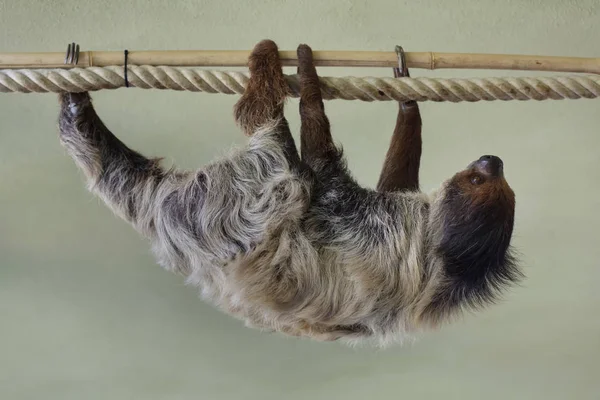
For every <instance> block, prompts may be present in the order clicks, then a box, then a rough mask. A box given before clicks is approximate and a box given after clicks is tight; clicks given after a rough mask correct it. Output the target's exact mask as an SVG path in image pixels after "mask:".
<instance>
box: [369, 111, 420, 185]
mask: <svg viewBox="0 0 600 400" xmlns="http://www.w3.org/2000/svg"><path fill="white" fill-rule="evenodd" d="M421 126H422V121H421V113H420V111H419V105H418V104H417V102H415V101H411V102H408V103H400V104H399V110H398V117H397V119H396V127H395V128H394V133H393V135H392V139H391V142H390V147H389V148H388V151H387V154H386V157H385V161H384V164H383V168H382V170H381V175H380V176H379V182H378V183H377V190H378V191H380V192H395V191H399V190H408V191H418V190H419V167H420V163H421V151H422V138H421Z"/></svg>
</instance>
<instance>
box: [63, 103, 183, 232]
mask: <svg viewBox="0 0 600 400" xmlns="http://www.w3.org/2000/svg"><path fill="white" fill-rule="evenodd" d="M59 101H60V108H61V109H60V116H59V131H60V142H61V144H62V145H63V146H64V148H65V149H66V150H67V152H68V154H69V155H70V156H71V157H72V158H73V159H74V161H75V163H76V164H77V165H78V167H79V168H80V169H81V170H82V171H83V173H84V174H85V177H86V180H87V182H88V185H89V188H90V190H92V191H93V192H95V193H96V194H98V195H99V196H100V197H101V198H102V199H103V200H104V202H105V203H106V204H107V205H108V206H109V207H110V208H111V209H112V210H113V211H114V212H115V213H116V214H118V215H119V216H121V217H122V218H124V219H125V220H127V221H129V222H131V223H132V224H133V225H134V226H135V227H136V228H137V229H139V230H141V231H142V232H143V233H146V234H147V233H150V232H151V231H152V229H153V208H154V207H155V204H156V192H157V190H158V188H159V186H161V185H162V184H164V183H165V182H168V181H172V182H174V181H177V180H178V179H180V178H181V177H182V173H175V172H172V171H170V172H167V171H165V170H164V169H163V168H162V167H161V166H160V164H159V163H160V160H159V159H150V158H146V157H144V156H143V155H142V154H140V153H138V152H136V151H134V150H131V149H130V148H128V147H127V146H126V145H125V144H124V143H123V142H121V141H120V140H119V139H118V138H117V137H116V136H115V135H114V134H113V133H112V132H111V131H110V130H109V129H108V128H107V127H106V125H105V124H104V123H103V122H102V120H101V119H100V117H99V116H98V115H97V114H96V111H95V110H94V107H93V106H92V100H91V97H90V95H89V93H61V94H60V95H59Z"/></svg>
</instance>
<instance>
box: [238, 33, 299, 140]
mask: <svg viewBox="0 0 600 400" xmlns="http://www.w3.org/2000/svg"><path fill="white" fill-rule="evenodd" d="M248 67H249V69H250V75H251V76H252V79H250V81H249V82H248V86H247V87H246V91H245V92H244V94H243V95H242V97H241V98H240V100H239V101H238V102H237V104H236V105H235V108H234V115H235V119H236V121H237V122H238V124H239V125H240V126H241V128H242V129H243V131H244V133H245V134H246V135H248V136H251V135H252V134H254V133H255V132H256V130H257V129H258V128H260V127H264V126H266V125H269V123H270V122H273V123H275V124H276V123H277V122H278V120H280V119H282V118H283V109H284V105H285V99H286V97H287V96H288V94H289V89H288V84H287V82H286V80H285V77H284V75H283V70H282V68H281V67H282V65H281V60H280V59H279V50H278V48H277V45H276V44H275V42H273V41H271V40H263V41H261V42H260V43H258V44H257V45H256V46H255V47H254V50H253V51H252V53H251V54H250V59H249V61H248Z"/></svg>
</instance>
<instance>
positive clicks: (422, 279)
mask: <svg viewBox="0 0 600 400" xmlns="http://www.w3.org/2000/svg"><path fill="white" fill-rule="evenodd" d="M297 55H298V70H297V73H298V76H299V80H300V103H299V104H300V107H299V109H300V118H301V127H300V149H299V150H298V148H297V146H296V144H295V141H294V139H293V137H292V134H291V132H290V128H289V125H288V122H287V120H286V118H285V116H284V105H285V101H286V98H287V97H289V96H290V91H289V86H288V84H287V82H286V80H285V77H284V75H283V70H282V63H281V60H280V58H279V51H278V47H277V45H276V44H275V43H274V42H273V41H271V40H263V41H261V42H259V43H258V44H257V45H256V46H255V47H254V49H253V51H252V52H251V55H250V57H249V62H248V66H249V70H250V79H249V82H248V84H247V87H246V90H245V92H244V94H243V95H242V96H241V97H240V99H239V100H238V101H237V103H236V104H235V106H234V117H235V120H236V123H237V124H238V125H239V127H240V129H241V130H242V132H243V133H244V134H245V135H246V136H247V137H248V143H247V145H245V146H243V147H242V148H239V149H236V150H234V151H232V152H231V153H230V154H228V155H227V156H226V157H223V158H222V159H218V160H215V161H212V162H210V163H208V165H205V166H203V167H201V168H199V169H198V170H181V169H178V168H176V167H171V168H165V167H163V166H161V159H159V158H147V157H145V156H143V155H142V154H140V153H138V152H136V151H134V150H132V149H130V148H129V147H127V146H126V145H125V144H124V143H123V142H121V141H120V140H119V139H118V138H117V137H116V136H115V135H114V134H113V133H112V132H111V131H110V130H109V129H108V128H107V127H106V126H105V124H104V123H103V122H102V120H101V119H100V117H99V116H98V115H97V114H96V112H95V110H94V108H93V106H92V102H91V98H90V95H89V93H61V94H60V95H59V100H60V105H61V111H60V115H59V132H60V135H59V136H60V142H61V144H62V145H63V146H64V148H65V149H66V151H67V153H68V154H69V155H70V156H71V157H72V158H73V159H74V161H75V163H76V165H77V166H78V167H79V169H80V170H81V171H83V175H84V176H85V179H86V180H87V183H88V188H89V190H90V191H92V192H93V193H95V194H96V195H97V196H98V197H99V198H101V199H102V200H103V202H104V203H105V204H106V205H107V206H108V207H109V208H110V209H111V210H112V211H113V212H114V213H115V214H116V215H118V216H119V217H120V218H122V219H124V220H125V221H127V222H128V223H129V224H131V226H132V227H133V228H134V229H135V230H136V231H137V232H139V233H140V234H141V235H142V236H143V237H145V238H146V239H147V240H148V241H149V242H150V243H151V245H152V251H153V253H154V255H155V256H156V260H157V263H158V264H160V265H161V266H162V267H164V268H165V269H167V270H168V271H171V272H174V273H177V274H180V275H182V276H183V279H184V280H185V282H186V283H187V284H189V285H192V286H194V287H196V288H197V289H198V291H199V293H200V297H201V298H202V299H204V300H205V301H206V302H208V303H210V304H212V305H213V306H215V307H217V308H218V309H220V310H221V311H223V312H225V313H227V314H229V315H231V316H233V317H235V318H238V319H239V320H241V321H244V323H245V326H247V327H250V328H255V329H260V330H262V331H264V332H278V333H281V334H284V335H290V336H296V337H305V338H310V339H314V340H317V341H334V340H339V341H340V342H344V343H346V344H357V343H367V342H370V343H373V344H375V345H376V346H381V347H383V346H387V345H388V344H391V343H395V342H402V341H403V340H404V339H406V338H408V337H412V335H413V333H415V332H419V331H422V330H426V329H435V328H437V327H439V326H440V325H441V324H443V323H445V322H449V321H450V320H452V319H453V317H455V316H458V315H461V314H463V313H464V311H477V310H480V309H482V308H483V307H484V306H487V305H491V304H493V303H495V302H496V301H497V300H498V299H500V297H501V295H502V294H503V293H504V292H505V291H506V289H508V288H509V287H511V286H513V285H514V284H516V283H518V282H519V280H520V279H521V278H522V273H521V271H520V269H519V267H518V263H517V262H516V259H515V257H514V255H513V254H514V252H513V250H512V246H511V243H510V242H511V237H512V231H513V221H514V209H515V195H514V192H513V190H512V189H511V188H510V186H509V185H508V183H507V181H506V180H505V177H504V173H503V162H502V160H501V159H500V158H498V157H496V156H490V155H484V156H482V157H481V158H479V159H477V160H475V161H473V162H472V163H470V164H469V165H468V166H467V167H466V168H465V169H464V170H463V171H460V172H457V173H456V174H454V175H453V176H452V177H450V178H449V179H448V180H447V181H445V182H443V183H442V184H441V185H440V187H439V188H438V189H436V190H433V191H432V192H431V193H429V194H426V193H423V192H421V191H420V189H419V181H418V179H419V178H418V173H419V163H420V157H421V117H420V113H419V110H418V106H416V103H414V102H412V103H407V104H402V105H401V107H400V109H399V113H398V118H397V123H396V129H395V131H394V134H393V136H392V140H391V144H390V147H389V150H388V153H387V155H386V158H385V162H384V166H383V170H382V173H381V176H380V179H379V183H378V185H377V188H376V189H375V190H374V189H369V188H366V187H363V186H361V185H359V184H358V183H357V181H356V180H355V179H354V178H353V177H352V175H351V173H350V171H349V169H348V167H347V163H346V159H345V156H344V154H343V150H342V148H341V146H338V145H336V144H335V143H334V141H333V138H332V135H331V130H330V123H329V120H328V117H327V116H326V114H325V109H324V103H323V99H322V97H321V89H320V85H319V77H318V75H317V72H316V69H315V66H314V61H313V54H312V50H311V48H310V47H309V46H307V45H300V46H299V47H298V49H297Z"/></svg>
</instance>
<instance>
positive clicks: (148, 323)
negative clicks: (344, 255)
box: [0, 0, 600, 400]
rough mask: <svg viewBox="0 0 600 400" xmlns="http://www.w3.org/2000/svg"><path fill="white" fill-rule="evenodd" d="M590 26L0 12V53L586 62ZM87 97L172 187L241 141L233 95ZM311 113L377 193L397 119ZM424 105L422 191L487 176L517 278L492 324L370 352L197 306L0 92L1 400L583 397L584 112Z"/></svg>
mask: <svg viewBox="0 0 600 400" xmlns="http://www.w3.org/2000/svg"><path fill="white" fill-rule="evenodd" d="M599 10H600V3H599V2H598V1H595V0H586V1H575V0H571V1H565V0H560V1H559V0H547V1H541V0H537V1H535V0H532V1H512V2H503V1H492V0H480V1H477V0H472V1H468V0H447V1H445V2H441V1H439V2H436V1H420V2H416V1H402V0H396V1H385V0H372V1H341V0H340V1H337V0H336V1H334V0H329V1H321V2H317V1H314V2H312V1H308V0H298V1H293V2H292V1H289V2H288V1H262V2H254V4H253V3H252V2H247V3H244V2H242V1H237V2H234V1H225V0H222V1H194V0H184V1H158V0H156V1H145V2H144V1H139V0H138V1H117V0H98V1H94V2H85V1H75V0H60V1H59V0H56V1H37V2H36V1H25V0H21V1H17V0H0V52H10V51H64V49H66V45H67V43H69V42H71V41H76V42H78V43H79V44H81V46H82V48H83V49H84V50H122V49H124V48H128V49H130V50H150V49H154V50H163V49H250V48H251V47H252V46H253V45H254V44H255V43H256V42H257V41H259V40H261V39H263V38H272V39H274V40H275V41H276V42H278V44H279V45H280V48H282V49H292V50H293V49H295V48H296V46H297V44H298V43H300V42H306V43H308V44H310V45H311V46H313V48H314V49H328V50H353V49H354V50H390V51H391V50H393V48H394V45H396V44H401V45H403V46H404V48H405V49H406V50H407V51H442V52H454V51H455V52H494V53H521V54H545V55H565V56H600V50H599V47H598V38H599V37H600V14H599ZM293 72H294V71H293V69H289V70H286V73H293ZM320 73H321V74H326V75H359V76H360V75H379V76H391V75H392V71H391V69H390V70H383V69H350V68H347V69H342V68H328V69H321V70H320ZM521 74H522V73H521ZM412 75H413V76H444V77H467V76H498V75H520V73H508V72H499V71H451V70H446V71H440V72H428V71H422V70H413V71H412ZM94 99H95V103H96V107H97V110H98V112H99V114H100V115H101V116H102V117H103V119H104V120H105V121H106V123H107V124H108V125H109V126H110V127H111V128H113V130H114V131H115V133H117V134H118V135H119V137H120V138H121V139H122V140H124V141H125V142H126V143H127V144H129V145H130V146H131V147H134V148H135V149H137V150H140V151H142V152H144V153H145V154H148V155H162V156H165V157H166V158H167V160H169V161H173V162H175V163H176V164H178V165H180V166H183V167H196V166H200V165H202V164H204V163H206V162H207V161H209V160H211V159H213V158H214V157H217V156H218V155H220V154H223V153H225V152H226V151H227V150H228V149H229V148H230V147H231V146H232V145H234V144H242V143H243V142H244V140H245V139H244V138H243V136H242V135H241V133H240V132H239V131H238V130H237V129H236V127H235V125H234V122H233V119H232V106H233V104H234V102H235V101H236V99H237V96H226V95H212V94H194V93H178V92H168V91H144V90H138V89H120V90H117V91H103V92H98V93H96V94H94ZM297 105H298V103H297V101H295V100H293V101H290V102H289V107H288V115H289V119H290V123H291V125H292V127H293V128H294V129H297V128H298V117H297V113H298V112H297ZM326 107H327V112H328V115H329V117H330V119H331V121H332V124H333V132H334V135H335V138H336V139H337V140H338V141H339V142H341V143H342V144H343V145H344V146H345V149H346V151H347V155H348V157H349V160H350V165H351V167H352V169H353V171H354V172H355V174H356V176H357V178H358V179H359V180H360V181H361V182H362V183H364V184H366V185H370V186H373V185H374V184H375V182H376V179H377V174H378V169H379V167H380V165H381V163H382V161H383V157H384V154H385V151H386V148H387V144H388V140H389V138H390V134H391V131H392V129H393V126H394V122H395V118H396V115H395V114H396V109H397V105H396V104H393V103H387V102H379V103H373V104H368V103H362V102H349V101H339V100H338V101H332V102H328V103H327V104H326ZM421 107H422V108H421V110H422V113H423V119H424V155H423V161H422V166H423V167H422V183H423V186H424V188H425V189H427V190H429V189H432V188H434V187H436V186H437V185H438V184H439V182H441V181H442V180H444V179H446V178H447V177H449V176H450V175H451V174H453V173H454V172H455V171H457V170H459V169H461V168H463V167H464V166H465V165H466V164H467V163H468V162H470V161H471V160H473V159H475V158H477V157H479V156H480V155H482V154H485V153H493V154H497V155H499V156H501V157H502V158H503V159H504V161H505V163H506V174H507V178H508V180H509V182H510V183H511V185H512V187H513V188H514V190H515V192H516V194H517V222H516V231H515V236H514V244H515V246H516V247H517V249H518V250H519V252H520V253H521V254H522V259H523V263H524V267H525V271H526V274H527V276H528V278H527V280H526V281H525V282H524V283H523V285H522V287H520V288H516V289H515V290H513V291H511V292H510V293H509V294H508V295H507V297H506V299H505V301H503V302H502V303H501V304H500V305H498V306H495V307H493V308H491V309H489V310H488V311H487V312H484V313H480V314H478V315H469V316H467V317H465V318H464V319H463V320H462V321H459V322H457V323H455V324H453V325H451V326H448V327H446V328H445V329H443V330H441V331H439V332H433V333H429V334H426V335H423V336H422V337H421V338H420V339H419V340H418V341H416V342H415V343H412V344H407V345H406V346H405V347H396V348H393V349H389V350H385V351H377V350H373V349H349V348H346V347H343V346H341V345H339V344H335V343H334V344H318V343H311V342H307V341H302V340H297V339H290V338H284V337H281V336H277V335H267V334H261V333H259V332H258V331H253V330H249V329H246V328H244V327H243V326H242V324H241V323H239V322H237V321H235V320H233V319H231V318H230V317H227V316H225V315H223V314H221V313H220V312H219V311H217V310H215V309H213V308H212V307H211V306H209V305H207V304H205V303H203V302H202V301H200V300H199V299H198V297H197V294H196V293H195V291H194V290H193V289H191V288H189V287H184V285H183V283H182V281H181V279H180V278H178V277H176V276H174V275H170V274H169V273H167V272H165V271H163V270H162V269H160V267H158V266H157V265H156V264H155V263H154V261H153V259H152V257H151V256H150V252H149V249H148V246H147V243H145V242H144V241H143V240H142V239H141V238H139V237H138V236H137V235H136V234H135V232H134V231H133V229H131V228H130V227H129V226H128V225H127V224H125V223H124V222H122V221H120V220H118V219H117V218H116V217H114V216H113V215H112V214H111V213H110V212H109V211H108V210H107V209H106V208H105V207H104V206H103V205H102V204H101V203H100V201H99V200H97V199H96V198H94V197H92V196H91V195H90V194H89V193H88V192H87V191H86V189H85V187H84V184H83V180H82V178H81V175H80V174H79V172H78V171H77V170H76V168H75V166H74V164H73V162H72V161H71V159H70V158H68V157H67V156H66V155H65V153H64V151H63V150H62V149H61V147H60V146H59V143H58V140H57V130H56V118H57V110H58V108H57V101H56V96H55V95H53V94H0V399H3V400H4V399H6V400H17V399H18V400H20V399H61V400H65V399H282V398H285V399H307V398H313V399H331V398H343V399H347V400H351V399H371V398H373V399H392V398H400V399H413V398H418V399H439V398H444V399H503V400H504V399H578V400H583V399H599V398H600V366H599V364H598V363H599V361H598V360H599V358H600V318H599V312H600V311H599V310H600V292H599V290H598V287H599V283H600V272H599V271H600V240H599V237H598V236H599V234H598V227H599V226H600V213H599V212H598V209H599V206H600V200H598V199H599V198H600V183H599V181H600V166H599V162H600V156H599V150H598V149H599V148H600V134H599V132H598V123H599V122H600V112H599V110H600V100H579V101H544V102H533V101H531V102H516V101H515V102H505V103H502V102H490V103H476V104H468V103H460V104H448V103H441V104H433V103H422V106H421Z"/></svg>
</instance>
